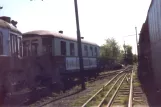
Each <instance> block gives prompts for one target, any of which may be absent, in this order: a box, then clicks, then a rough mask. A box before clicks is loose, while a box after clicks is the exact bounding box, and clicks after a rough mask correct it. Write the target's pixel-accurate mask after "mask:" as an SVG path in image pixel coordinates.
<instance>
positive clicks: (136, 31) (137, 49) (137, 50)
mask: <svg viewBox="0 0 161 107" xmlns="http://www.w3.org/2000/svg"><path fill="white" fill-rule="evenodd" d="M135 31H136V48H137V53H136V54H138V39H137V27H135Z"/></svg>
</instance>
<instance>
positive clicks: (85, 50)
mask: <svg viewBox="0 0 161 107" xmlns="http://www.w3.org/2000/svg"><path fill="white" fill-rule="evenodd" d="M84 54H85V56H88V47H87V45H84Z"/></svg>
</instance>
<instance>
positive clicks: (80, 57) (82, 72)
mask: <svg viewBox="0 0 161 107" xmlns="http://www.w3.org/2000/svg"><path fill="white" fill-rule="evenodd" d="M74 4H75V16H76V26H77V42H78V56H79V65H80V78H81V84H82V90H84V89H85V83H84V67H83V58H82V47H81V37H80V29H79V16H78V6H77V0H74Z"/></svg>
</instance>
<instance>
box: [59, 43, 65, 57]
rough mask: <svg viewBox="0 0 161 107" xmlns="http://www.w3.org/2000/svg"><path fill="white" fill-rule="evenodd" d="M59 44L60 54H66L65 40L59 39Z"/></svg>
mask: <svg viewBox="0 0 161 107" xmlns="http://www.w3.org/2000/svg"><path fill="white" fill-rule="evenodd" d="M60 45H61V55H66V42H64V41H61V42H60Z"/></svg>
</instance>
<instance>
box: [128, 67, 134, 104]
mask: <svg viewBox="0 0 161 107" xmlns="http://www.w3.org/2000/svg"><path fill="white" fill-rule="evenodd" d="M132 98H133V70H132V73H131V81H130V93H129V103H128V107H132Z"/></svg>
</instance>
